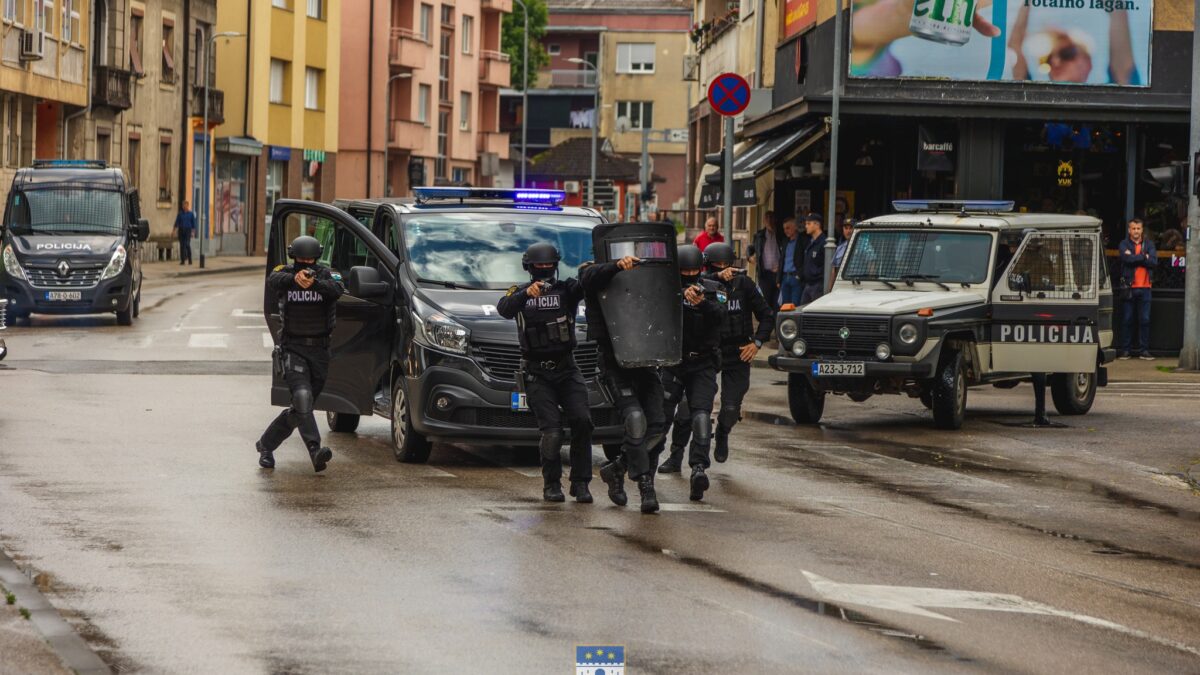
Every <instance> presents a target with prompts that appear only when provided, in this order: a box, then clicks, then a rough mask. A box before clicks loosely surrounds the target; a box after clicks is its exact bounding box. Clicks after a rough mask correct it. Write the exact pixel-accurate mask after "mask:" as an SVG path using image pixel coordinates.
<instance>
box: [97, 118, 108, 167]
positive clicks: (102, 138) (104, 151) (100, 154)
mask: <svg viewBox="0 0 1200 675" xmlns="http://www.w3.org/2000/svg"><path fill="white" fill-rule="evenodd" d="M96 159H98V160H100V161H101V162H104V163H108V162H109V160H110V159H112V133H111V132H110V131H109V130H108V129H104V128H101V127H96Z"/></svg>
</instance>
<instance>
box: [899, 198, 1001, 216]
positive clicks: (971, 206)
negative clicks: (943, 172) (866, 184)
mask: <svg viewBox="0 0 1200 675" xmlns="http://www.w3.org/2000/svg"><path fill="white" fill-rule="evenodd" d="M1014 206H1016V202H1013V201H1012V200H1008V201H1004V200H999V199H995V200H988V199H897V200H895V201H893V202H892V208H893V209H896V210H897V211H899V212H901V213H918V212H922V211H931V212H935V213H936V212H939V211H958V212H959V213H964V214H965V213H1012V211H1013V207H1014Z"/></svg>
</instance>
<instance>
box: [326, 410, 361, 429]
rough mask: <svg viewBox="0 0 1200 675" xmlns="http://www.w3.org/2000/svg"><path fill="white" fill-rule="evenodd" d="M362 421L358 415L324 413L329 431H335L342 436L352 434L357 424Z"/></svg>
mask: <svg viewBox="0 0 1200 675" xmlns="http://www.w3.org/2000/svg"><path fill="white" fill-rule="evenodd" d="M360 419H362V418H361V416H359V415H351V414H349V413H335V412H326V413H325V421H326V422H329V430H330V431H337V432H339V433H343V434H349V433H353V432H354V431H356V430H357V429H358V422H359V420H360Z"/></svg>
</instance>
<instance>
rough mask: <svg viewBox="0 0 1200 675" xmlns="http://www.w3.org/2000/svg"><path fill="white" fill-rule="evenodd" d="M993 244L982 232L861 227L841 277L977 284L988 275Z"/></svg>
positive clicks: (859, 279) (858, 279)
mask: <svg viewBox="0 0 1200 675" xmlns="http://www.w3.org/2000/svg"><path fill="white" fill-rule="evenodd" d="M991 250H992V235H991V234H988V233H985V232H970V233H967V232H927V231H924V230H919V231H897V230H862V231H860V232H859V233H858V235H857V236H855V238H854V246H853V247H852V248H851V249H850V252H849V253H848V254H847V256H848V257H847V260H846V262H845V263H844V265H845V269H846V271H845V272H844V273H843V274H842V278H844V279H850V280H856V281H863V280H866V281H870V280H872V279H877V280H884V281H906V282H907V281H938V282H942V283H955V284H958V283H964V284H978V283H982V282H984V281H985V280H986V279H987V275H988V263H989V262H991Z"/></svg>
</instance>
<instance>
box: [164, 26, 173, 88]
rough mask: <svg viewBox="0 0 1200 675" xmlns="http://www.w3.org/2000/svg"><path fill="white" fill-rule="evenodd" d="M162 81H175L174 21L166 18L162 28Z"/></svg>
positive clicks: (170, 82) (171, 82)
mask: <svg viewBox="0 0 1200 675" xmlns="http://www.w3.org/2000/svg"><path fill="white" fill-rule="evenodd" d="M162 81H163V82H166V83H168V84H174V83H175V23H174V22H173V21H167V20H164V21H163V29H162Z"/></svg>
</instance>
